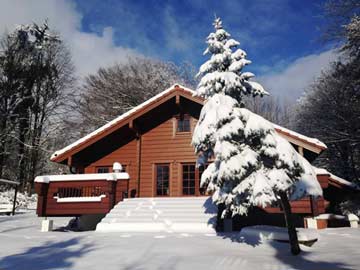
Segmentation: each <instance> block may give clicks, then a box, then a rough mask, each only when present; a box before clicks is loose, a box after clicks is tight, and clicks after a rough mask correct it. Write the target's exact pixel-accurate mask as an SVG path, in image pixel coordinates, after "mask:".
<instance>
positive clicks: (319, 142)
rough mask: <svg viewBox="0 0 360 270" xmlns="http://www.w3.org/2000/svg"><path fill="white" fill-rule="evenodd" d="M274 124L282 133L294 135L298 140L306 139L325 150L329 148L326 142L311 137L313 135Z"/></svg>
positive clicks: (305, 140)
mask: <svg viewBox="0 0 360 270" xmlns="http://www.w3.org/2000/svg"><path fill="white" fill-rule="evenodd" d="M273 125H274V128H275V129H276V130H277V131H279V132H280V133H285V134H287V135H289V136H291V137H294V138H297V139H298V140H300V141H304V142H307V143H310V144H312V145H314V146H317V147H319V148H321V149H323V150H325V149H327V146H326V144H324V143H323V142H322V141H320V140H318V139H316V138H311V137H308V136H305V135H303V134H300V133H298V132H295V131H293V130H290V129H287V128H284V127H282V126H279V125H276V124H273Z"/></svg>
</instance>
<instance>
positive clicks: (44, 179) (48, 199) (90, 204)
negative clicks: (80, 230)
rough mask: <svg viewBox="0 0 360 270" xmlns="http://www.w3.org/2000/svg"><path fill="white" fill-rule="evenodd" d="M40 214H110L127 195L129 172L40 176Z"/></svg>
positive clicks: (37, 179) (38, 208)
mask: <svg viewBox="0 0 360 270" xmlns="http://www.w3.org/2000/svg"><path fill="white" fill-rule="evenodd" d="M35 189H36V193H37V194H38V205H37V214H38V216H79V215H84V214H106V213H108V212H109V211H110V210H111V209H112V208H113V207H114V205H115V204H116V203H118V202H119V201H121V200H123V199H124V198H126V197H127V194H128V190H129V175H128V174H127V173H98V174H71V175H50V176H38V177H36V178H35Z"/></svg>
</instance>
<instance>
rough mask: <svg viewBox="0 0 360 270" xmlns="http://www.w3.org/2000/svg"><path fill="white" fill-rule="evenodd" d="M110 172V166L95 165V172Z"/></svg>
mask: <svg viewBox="0 0 360 270" xmlns="http://www.w3.org/2000/svg"><path fill="white" fill-rule="evenodd" d="M108 172H110V167H97V168H96V173H108Z"/></svg>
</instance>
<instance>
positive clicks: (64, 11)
mask: <svg viewBox="0 0 360 270" xmlns="http://www.w3.org/2000/svg"><path fill="white" fill-rule="evenodd" d="M47 18H48V19H49V24H50V27H51V28H52V29H55V30H56V31H57V32H59V33H60V35H61V36H62V38H63V39H64V40H65V42H66V44H68V45H69V47H70V50H71V53H72V56H73V60H74V64H75V66H76V68H77V73H78V74H79V75H86V74H88V73H90V72H95V71H96V70H97V69H98V68H99V67H101V66H106V65H110V64H113V63H115V62H124V61H126V58H127V56H128V55H129V54H132V55H133V54H137V53H136V52H135V51H133V50H131V49H129V48H124V47H120V46H116V45H115V44H114V40H113V30H112V28H111V27H106V28H104V29H103V33H102V35H101V36H98V35H96V34H95V33H86V32H82V31H81V20H82V15H81V14H80V13H79V12H78V11H77V10H76V7H75V4H74V3H73V2H72V1H70V0H37V1H27V0H3V1H1V9H0V34H2V33H4V31H5V30H8V31H11V30H12V29H13V28H14V27H15V25H18V24H27V23H30V22H36V23H42V22H43V21H44V20H45V19H47Z"/></svg>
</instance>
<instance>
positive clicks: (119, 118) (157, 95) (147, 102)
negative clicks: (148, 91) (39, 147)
mask: <svg viewBox="0 0 360 270" xmlns="http://www.w3.org/2000/svg"><path fill="white" fill-rule="evenodd" d="M178 89H182V90H184V91H186V92H189V94H191V95H194V94H195V91H193V90H191V89H189V88H187V87H184V86H182V85H180V84H173V85H172V86H170V87H169V88H167V89H166V90H164V91H162V92H160V93H158V94H156V95H155V96H153V97H151V98H150V99H148V100H146V101H144V102H143V103H141V104H139V105H137V106H135V107H134V108H132V109H131V110H129V111H127V112H125V113H123V114H122V115H120V116H118V117H116V118H115V119H113V120H111V121H109V122H108V123H106V124H105V125H103V126H101V127H99V128H98V129H96V130H94V131H92V132H90V133H89V134H87V135H85V136H84V137H82V138H80V139H78V140H76V141H75V142H73V143H71V144H69V145H67V146H65V147H64V148H62V149H60V150H57V151H55V152H54V153H53V154H52V155H51V158H50V160H54V159H55V158H57V157H58V156H59V155H62V154H64V153H66V152H68V151H70V150H72V149H73V148H75V147H76V146H79V145H80V144H82V143H84V142H86V141H87V140H89V139H91V138H93V137H94V136H96V135H98V134H99V133H101V132H103V131H105V130H107V129H108V128H110V127H112V126H114V125H116V124H117V123H119V122H120V121H122V120H123V119H125V118H126V117H128V116H130V115H131V114H133V113H135V112H137V111H139V110H140V109H142V108H143V107H145V106H146V105H148V104H151V103H152V102H154V101H155V100H157V99H159V98H161V97H163V96H165V95H166V94H168V93H170V92H172V91H175V90H178Z"/></svg>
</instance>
